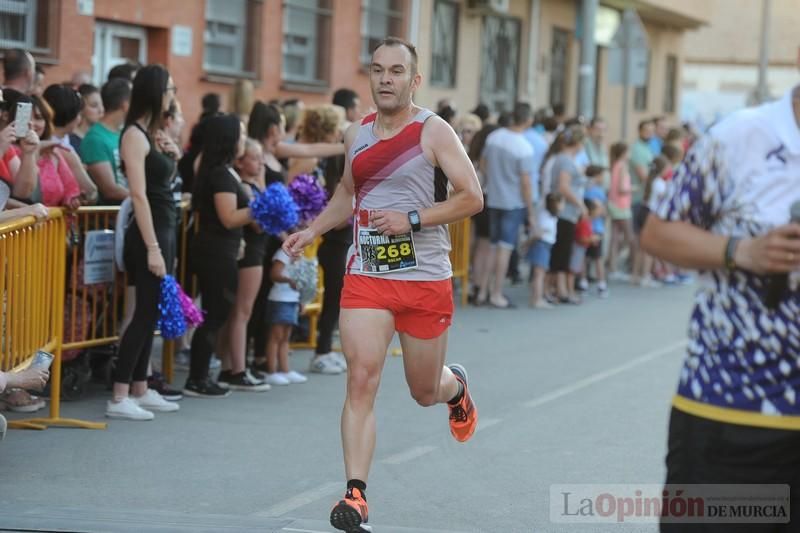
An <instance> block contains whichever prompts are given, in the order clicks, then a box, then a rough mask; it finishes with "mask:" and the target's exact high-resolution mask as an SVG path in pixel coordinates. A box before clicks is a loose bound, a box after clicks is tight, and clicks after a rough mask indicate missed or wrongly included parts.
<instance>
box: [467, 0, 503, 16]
mask: <svg viewBox="0 0 800 533" xmlns="http://www.w3.org/2000/svg"><path fill="white" fill-rule="evenodd" d="M509 2H510V0H467V13H468V14H469V15H472V16H475V17H477V16H482V15H506V14H508V4H509Z"/></svg>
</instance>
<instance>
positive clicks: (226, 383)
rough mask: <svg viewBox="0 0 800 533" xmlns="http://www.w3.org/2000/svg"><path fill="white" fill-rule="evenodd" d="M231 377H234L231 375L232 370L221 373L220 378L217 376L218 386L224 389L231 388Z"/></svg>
mask: <svg viewBox="0 0 800 533" xmlns="http://www.w3.org/2000/svg"><path fill="white" fill-rule="evenodd" d="M231 376H233V374H231V371H230V370H223V371H221V372H220V373H219V376H217V385H219V386H220V387H222V388H223V389H228V388H230V382H231Z"/></svg>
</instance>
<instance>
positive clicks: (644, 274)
mask: <svg viewBox="0 0 800 533" xmlns="http://www.w3.org/2000/svg"><path fill="white" fill-rule="evenodd" d="M671 171H672V167H670V165H669V163H668V162H667V159H666V158H665V157H664V156H657V157H656V158H655V159H653V162H652V163H650V170H649V172H648V175H647V183H646V184H645V186H644V198H643V201H642V205H641V206H640V207H639V210H638V211H637V212H636V213H635V214H634V216H635V217H636V222H635V224H634V227H636V228H639V229H640V231H641V228H643V227H644V223H645V221H646V220H647V216H648V215H649V214H650V210H651V208H652V207H655V206H657V205H658V201H659V198H661V197H663V195H664V194H666V192H667V184H666V180H665V179H664V176H665V175H666V174H667V173H668V172H671ZM637 238H638V235H637ZM633 273H634V276H633V279H632V282H633V284H634V285H639V286H640V287H646V288H656V287H659V286H661V284H660V283H659V282H658V281H656V280H654V279H653V275H652V273H653V256H651V255H649V254H647V253H645V252H644V251H643V250H640V253H639V254H637V256H636V264H635V265H634V271H633Z"/></svg>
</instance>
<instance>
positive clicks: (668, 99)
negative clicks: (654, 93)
mask: <svg viewBox="0 0 800 533" xmlns="http://www.w3.org/2000/svg"><path fill="white" fill-rule="evenodd" d="M665 83H666V86H665V87H664V113H674V112H675V100H676V86H677V83H678V58H677V57H675V56H673V55H668V56H667V72H666V76H665Z"/></svg>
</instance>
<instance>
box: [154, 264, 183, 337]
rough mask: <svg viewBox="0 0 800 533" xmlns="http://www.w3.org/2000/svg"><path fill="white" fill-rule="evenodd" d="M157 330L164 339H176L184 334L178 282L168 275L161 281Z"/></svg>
mask: <svg viewBox="0 0 800 533" xmlns="http://www.w3.org/2000/svg"><path fill="white" fill-rule="evenodd" d="M158 310H159V318H158V329H159V330H160V331H161V336H162V337H163V338H165V339H177V338H178V337H180V336H182V335H183V334H184V333H186V320H185V319H184V316H183V307H182V306H181V298H180V288H179V286H178V282H177V281H175V278H173V277H172V276H170V275H167V276H164V279H162V280H161V301H160V302H159V303H158Z"/></svg>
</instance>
